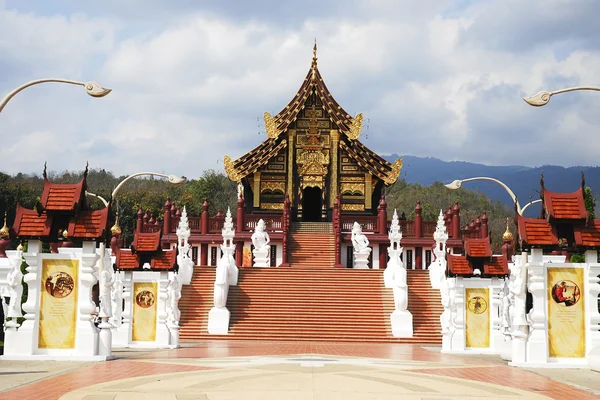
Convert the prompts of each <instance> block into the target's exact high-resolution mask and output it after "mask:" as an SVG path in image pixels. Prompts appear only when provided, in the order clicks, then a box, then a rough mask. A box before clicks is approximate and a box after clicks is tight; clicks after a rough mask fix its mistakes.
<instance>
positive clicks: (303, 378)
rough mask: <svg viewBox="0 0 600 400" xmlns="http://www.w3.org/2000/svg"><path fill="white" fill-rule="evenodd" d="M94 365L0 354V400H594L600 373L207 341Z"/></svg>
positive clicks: (364, 348)
mask: <svg viewBox="0 0 600 400" xmlns="http://www.w3.org/2000/svg"><path fill="white" fill-rule="evenodd" d="M183 346H184V347H183V348H180V349H176V350H131V349H123V350H119V349H117V350H115V351H114V354H115V355H116V356H117V359H116V360H113V361H108V362H98V363H89V362H88V363H83V362H82V363H78V362H54V361H0V399H65V400H67V399H68V400H75V399H78V400H79V399H85V400H117V399H118V400H120V399H131V400H135V399H144V400H152V399H178V400H192V399H199V400H225V399H244V400H254V399H262V400H271V399H278V400H279V399H286V400H287V399H290V400H296V399H298V400H300V399H316V400H321V399H323V400H337V399H344V400H354V399H361V400H363V399H382V400H383V399H407V400H413V399H414V400H417V399H419V400H449V399H469V400H471V399H506V400H511V399H561V400H562V399H577V400H584V399H600V373H596V372H593V371H589V370H585V369H578V370H575V369H573V370H565V369H560V370H549V369H536V370H525V369H521V368H515V367H509V366H507V364H506V362H504V361H502V360H501V359H500V357H499V356H465V355H461V356H457V355H444V354H440V351H439V350H440V349H439V348H430V347H420V346H417V345H407V344H357V343H315V342H241V341H209V342H202V343H194V344H192V343H186V344H184V345H183Z"/></svg>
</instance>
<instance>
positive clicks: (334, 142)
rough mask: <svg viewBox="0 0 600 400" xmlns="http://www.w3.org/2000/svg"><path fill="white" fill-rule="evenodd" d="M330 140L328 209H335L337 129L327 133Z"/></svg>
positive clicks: (336, 190) (337, 163) (337, 185)
mask: <svg viewBox="0 0 600 400" xmlns="http://www.w3.org/2000/svg"><path fill="white" fill-rule="evenodd" d="M329 137H330V138H331V175H330V180H329V207H335V201H336V199H337V195H338V187H339V184H338V168H339V162H338V145H339V142H340V133H339V132H338V130H337V129H332V130H330V131H329Z"/></svg>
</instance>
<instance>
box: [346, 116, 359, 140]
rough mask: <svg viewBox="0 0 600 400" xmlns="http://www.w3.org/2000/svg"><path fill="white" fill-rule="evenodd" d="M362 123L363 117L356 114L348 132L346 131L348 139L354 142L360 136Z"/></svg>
mask: <svg viewBox="0 0 600 400" xmlns="http://www.w3.org/2000/svg"><path fill="white" fill-rule="evenodd" d="M362 123H363V115H362V113H358V114H356V117H354V118H353V119H352V123H351V124H350V130H349V131H348V134H347V136H348V139H350V140H356V139H358V137H359V136H360V131H361V129H362Z"/></svg>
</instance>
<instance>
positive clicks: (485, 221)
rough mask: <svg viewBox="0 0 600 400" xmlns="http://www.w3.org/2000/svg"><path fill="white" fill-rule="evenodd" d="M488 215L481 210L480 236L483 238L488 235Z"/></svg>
mask: <svg viewBox="0 0 600 400" xmlns="http://www.w3.org/2000/svg"><path fill="white" fill-rule="evenodd" d="M488 229H489V228H488V216H487V212H485V211H484V212H483V217H481V230H480V233H481V237H482V238H483V239H485V238H487V237H488V236H489V233H490V232H489V230H488Z"/></svg>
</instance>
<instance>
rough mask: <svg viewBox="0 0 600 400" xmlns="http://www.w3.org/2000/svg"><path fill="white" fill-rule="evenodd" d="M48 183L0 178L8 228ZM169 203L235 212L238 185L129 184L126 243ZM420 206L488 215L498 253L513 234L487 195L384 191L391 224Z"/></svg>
mask: <svg viewBox="0 0 600 400" xmlns="http://www.w3.org/2000/svg"><path fill="white" fill-rule="evenodd" d="M82 177H83V171H77V172H73V171H64V172H60V173H57V172H49V173H48V179H49V180H50V181H52V182H59V183H77V182H79V181H80V180H81V179H82ZM125 178H126V176H115V175H114V174H113V173H112V172H109V171H106V170H104V169H92V170H90V171H89V173H88V176H87V186H88V187H87V190H88V191H89V192H91V193H94V194H97V195H99V196H102V197H103V198H105V199H107V200H108V199H109V198H110V194H111V192H112V190H113V189H114V188H115V187H116V186H117V184H118V183H119V182H121V181H122V180H123V179H125ZM43 186H44V180H43V178H42V177H41V176H40V175H35V174H22V173H18V174H16V175H12V176H11V175H7V174H4V173H0V213H1V214H2V215H3V214H4V212H5V211H6V212H7V216H8V225H9V226H10V225H11V224H12V223H13V220H14V215H15V209H16V204H17V201H18V202H19V203H20V204H21V205H22V206H24V207H26V208H30V209H31V208H33V207H34V206H35V203H36V201H37V200H39V198H40V196H41V195H42V190H43ZM167 198H170V199H171V202H174V203H175V204H176V205H177V206H178V207H179V208H182V207H183V206H186V208H187V211H188V215H190V216H199V215H200V214H201V212H202V204H203V203H204V199H208V201H209V203H210V215H211V216H214V215H215V214H216V213H217V210H219V209H220V210H223V211H225V210H227V207H231V209H232V210H234V209H235V207H236V200H237V199H236V185H235V183H234V182H232V181H230V180H229V178H228V177H227V175H225V174H224V173H222V172H218V171H214V170H207V171H205V172H204V173H203V174H202V176H201V177H199V178H197V179H190V180H187V181H186V182H185V183H184V184H181V185H173V184H170V183H168V182H167V181H166V180H164V179H161V178H138V179H132V180H130V181H128V182H127V183H126V184H125V185H124V186H123V187H122V188H121V189H120V191H119V193H118V194H117V196H116V199H115V201H114V202H113V206H112V213H113V218H114V215H115V214H116V213H117V211H118V213H119V225H120V226H121V228H122V229H123V233H124V235H125V237H124V239H125V241H126V242H127V243H130V242H131V239H132V235H133V231H134V229H135V223H136V217H137V211H138V210H139V209H140V208H141V209H143V210H144V212H146V211H148V212H149V213H150V214H152V215H153V216H154V218H158V219H159V220H160V221H162V219H163V206H164V204H165V201H166V199H167ZM418 200H420V201H421V208H422V216H423V220H436V219H437V217H438V214H439V212H440V209H442V210H444V211H446V210H447V209H448V206H450V205H454V203H455V202H456V201H458V202H459V205H460V209H461V211H460V217H461V225H462V226H464V225H466V224H468V223H469V222H471V221H473V220H476V219H477V218H478V217H480V216H482V215H483V212H484V211H486V212H487V216H488V221H489V222H488V224H489V227H490V230H491V235H492V244H493V247H494V248H495V249H496V251H497V250H498V249H499V247H500V246H501V238H502V234H503V233H504V231H505V230H506V218H507V217H509V219H510V223H511V230H512V231H513V233H514V232H515V229H514V226H513V225H512V224H513V217H514V210H512V209H510V208H509V207H507V206H505V205H503V204H502V203H500V202H498V201H492V200H490V199H489V198H488V197H486V196H485V194H483V193H479V192H476V191H471V190H467V189H464V188H461V189H459V190H449V189H447V188H446V187H444V185H443V184H442V183H440V182H436V183H434V184H432V185H430V186H421V185H419V184H410V183H407V182H405V181H404V180H402V179H400V180H398V182H396V183H395V184H394V185H392V186H391V187H389V188H386V202H387V205H388V218H389V219H391V218H392V214H393V212H394V209H397V211H398V214H401V213H402V212H404V213H405V215H406V217H407V218H408V219H413V218H414V213H415V211H414V210H415V206H416V204H417V201H418ZM87 202H88V205H89V207H90V208H92V209H98V208H102V207H103V204H102V203H101V202H100V200H98V199H96V198H94V197H91V196H88V197H87Z"/></svg>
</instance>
